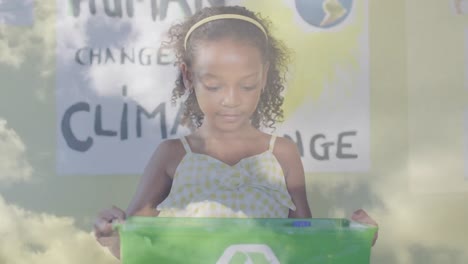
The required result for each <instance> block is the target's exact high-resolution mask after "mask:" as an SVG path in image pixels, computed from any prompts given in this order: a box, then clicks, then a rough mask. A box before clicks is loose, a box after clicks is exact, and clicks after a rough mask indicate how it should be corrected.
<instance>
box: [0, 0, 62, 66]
mask: <svg viewBox="0 0 468 264" xmlns="http://www.w3.org/2000/svg"><path fill="white" fill-rule="evenodd" d="M29 2H30V1H29V0H28V1H26V2H25V4H26V5H30V3H29ZM54 2H55V1H41V3H40V4H37V5H36V6H35V9H34V16H35V19H34V20H35V21H34V23H33V24H32V26H31V27H17V26H11V25H7V24H2V23H0V63H3V64H6V65H8V66H11V67H14V68H20V67H21V66H22V65H23V63H24V62H25V61H27V58H28V55H29V54H35V56H37V54H39V58H38V60H37V61H36V63H38V64H37V65H38V66H39V69H43V70H42V74H44V75H47V74H50V73H51V69H52V68H53V67H52V66H53V60H54V53H55V50H54V46H55V22H56V21H55V16H54V10H55V3H54ZM0 4H1V1H0Z"/></svg>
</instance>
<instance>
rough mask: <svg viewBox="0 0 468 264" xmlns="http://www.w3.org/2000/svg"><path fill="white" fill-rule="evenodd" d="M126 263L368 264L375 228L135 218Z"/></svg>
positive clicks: (331, 222) (124, 240)
mask: <svg viewBox="0 0 468 264" xmlns="http://www.w3.org/2000/svg"><path fill="white" fill-rule="evenodd" d="M116 228H117V229H118V231H119V235H120V248H121V261H122V264H146V263H151V264H153V263H154V264H157V263H162V264H171V263H176V264H178V263H183V264H205V263H206V264H211V263H212V264H267V263H268V264H279V263H281V264H285V263H287V264H290V263H292V264H305V263H324V264H345V263H346V264H353V263H356V264H366V263H369V258H370V249H371V244H372V239H373V237H374V234H375V232H376V227H373V226H368V225H363V224H360V223H356V222H353V221H350V220H347V219H317V218H313V219H264V218H262V219H260V218H249V219H239V218H236V219H232V218H163V217H131V218H128V219H127V220H126V221H125V222H124V223H123V224H117V225H116Z"/></svg>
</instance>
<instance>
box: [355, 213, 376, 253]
mask: <svg viewBox="0 0 468 264" xmlns="http://www.w3.org/2000/svg"><path fill="white" fill-rule="evenodd" d="M351 220H353V221H356V222H359V223H363V224H368V225H373V226H376V227H377V231H376V232H375V235H374V239H373V240H372V246H374V245H375V242H376V241H377V238H378V237H379V229H378V227H379V225H378V224H377V222H376V221H375V220H374V219H372V218H371V217H370V216H369V215H368V214H367V213H366V211H364V210H363V209H359V210H356V211H355V212H354V213H353V214H352V215H351Z"/></svg>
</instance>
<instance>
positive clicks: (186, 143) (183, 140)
mask: <svg viewBox="0 0 468 264" xmlns="http://www.w3.org/2000/svg"><path fill="white" fill-rule="evenodd" d="M180 142H182V145H183V146H184V149H185V152H187V153H192V149H191V148H190V145H189V144H188V142H187V138H186V137H185V136H183V137H181V138H180Z"/></svg>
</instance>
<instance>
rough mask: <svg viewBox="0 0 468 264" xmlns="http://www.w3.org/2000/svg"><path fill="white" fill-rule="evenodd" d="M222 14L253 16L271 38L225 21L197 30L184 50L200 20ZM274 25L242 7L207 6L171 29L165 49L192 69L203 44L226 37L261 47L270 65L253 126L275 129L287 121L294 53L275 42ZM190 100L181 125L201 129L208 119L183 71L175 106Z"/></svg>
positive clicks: (239, 22)
mask: <svg viewBox="0 0 468 264" xmlns="http://www.w3.org/2000/svg"><path fill="white" fill-rule="evenodd" d="M219 14H238V15H243V16H247V17H250V18H252V19H254V20H256V21H257V22H258V23H260V24H261V25H262V26H263V28H264V29H265V31H266V34H267V37H265V35H264V34H263V33H262V32H261V31H260V29H259V28H258V27H256V26H255V25H253V24H250V23H249V22H245V21H243V20H234V19H221V20H214V21H211V22H208V23H206V24H203V25H202V26H200V27H198V28H197V29H196V30H195V31H193V32H192V33H191V35H190V37H189V40H188V43H187V50H186V49H185V47H184V39H185V36H186V34H187V32H188V31H189V29H190V28H191V27H192V26H193V25H194V24H195V23H197V22H198V21H200V20H202V19H204V18H206V17H210V16H213V15H219ZM270 26H271V22H270V21H269V20H267V19H265V18H263V17H262V16H261V15H260V14H258V13H254V12H252V11H250V10H248V9H246V8H245V7H241V6H215V7H206V8H203V9H201V10H200V11H198V12H197V13H195V14H194V15H193V16H191V17H188V18H187V19H186V20H185V21H183V22H182V23H179V24H175V25H173V26H171V27H170V28H169V31H168V38H167V40H166V41H163V42H162V44H161V45H162V48H168V49H172V50H173V51H174V53H175V63H174V65H175V66H176V67H178V68H179V66H180V65H181V64H182V63H185V64H186V65H187V66H188V67H189V68H190V66H191V62H192V61H193V58H194V54H195V52H196V50H197V48H198V46H199V45H197V44H198V43H200V41H206V40H216V39H222V38H225V37H229V38H233V39H236V40H239V41H240V40H242V41H246V42H248V43H251V44H252V45H254V46H255V47H258V49H259V51H260V53H261V55H262V59H263V60H264V62H268V63H269V64H270V67H269V70H268V72H267V81H266V85H265V89H264V91H263V92H262V94H261V95H260V101H259V103H258V105H257V108H256V110H255V112H254V114H253V115H252V117H251V123H252V125H253V126H254V127H256V128H260V127H261V126H263V127H265V128H275V123H276V122H277V121H282V120H283V110H282V109H281V106H282V104H283V101H284V98H283V95H282V92H283V90H284V88H285V87H284V82H285V78H286V77H285V74H286V71H287V65H288V64H289V61H290V52H289V50H288V49H287V47H286V46H285V45H284V44H283V42H281V41H279V40H277V39H275V38H274V37H273V36H272V35H271V33H270V28H269V27H270ZM182 97H186V99H185V102H184V106H183V107H184V112H183V115H182V118H181V124H182V125H185V126H188V127H189V128H191V129H194V128H198V127H200V126H201V124H202V122H203V118H204V114H203V113H202V111H201V109H200V106H199V105H198V101H197V98H196V94H195V93H191V92H190V90H189V89H188V88H187V87H185V85H184V82H183V77H182V72H181V71H180V70H179V75H178V77H177V79H176V81H175V88H174V89H173V91H172V103H173V104H176V102H177V100H178V99H180V98H182Z"/></svg>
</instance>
